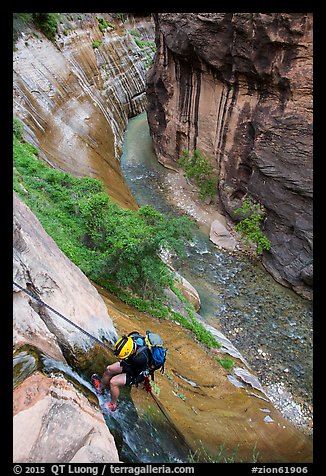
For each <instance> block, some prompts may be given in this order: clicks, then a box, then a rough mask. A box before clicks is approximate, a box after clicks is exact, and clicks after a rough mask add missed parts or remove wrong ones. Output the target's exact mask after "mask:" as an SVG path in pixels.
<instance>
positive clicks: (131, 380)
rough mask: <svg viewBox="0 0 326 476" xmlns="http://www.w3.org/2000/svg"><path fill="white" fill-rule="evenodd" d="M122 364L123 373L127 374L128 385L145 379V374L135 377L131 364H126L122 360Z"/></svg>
mask: <svg viewBox="0 0 326 476" xmlns="http://www.w3.org/2000/svg"><path fill="white" fill-rule="evenodd" d="M120 365H121V367H122V369H123V373H125V374H126V385H133V384H135V383H136V382H137V383H140V382H143V381H144V380H145V377H144V376H143V375H141V376H138V377H135V375H134V373H133V372H132V370H131V369H130V367H129V365H125V364H124V362H120Z"/></svg>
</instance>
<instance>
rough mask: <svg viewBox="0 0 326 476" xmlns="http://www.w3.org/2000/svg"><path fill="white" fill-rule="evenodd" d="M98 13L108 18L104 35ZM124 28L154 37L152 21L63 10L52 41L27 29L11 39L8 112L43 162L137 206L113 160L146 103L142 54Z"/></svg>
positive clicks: (144, 55)
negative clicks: (89, 178)
mask: <svg viewBox="0 0 326 476" xmlns="http://www.w3.org/2000/svg"><path fill="white" fill-rule="evenodd" d="M68 18H69V20H68ZM98 18H105V19H106V21H107V24H108V26H107V28H106V29H105V31H103V33H102V31H101V30H100V28H99V25H100V23H99V21H98ZM130 32H136V33H137V35H139V37H140V38H142V39H143V42H145V41H149V40H151V39H152V40H153V38H154V32H153V22H152V21H151V19H150V18H149V19H147V20H146V19H142V18H138V19H137V20H136V19H134V18H133V17H130V19H129V20H128V21H126V22H125V23H123V24H122V23H121V22H119V21H117V20H115V19H112V18H111V17H110V14H102V13H101V14H100V13H88V14H82V15H78V16H77V14H74V15H73V16H72V15H70V16H67V15H64V14H63V15H62V22H61V23H60V25H59V28H58V35H57V36H56V41H55V42H51V41H49V40H48V39H47V38H46V37H45V36H44V35H43V34H42V33H41V32H36V31H35V30H33V29H27V30H25V32H24V33H23V35H22V36H21V37H20V38H19V40H18V41H17V43H16V51H15V52H14V57H13V70H14V71H13V87H14V114H16V115H17V116H18V118H19V119H20V120H22V121H23V123H24V126H25V133H26V135H27V136H28V140H29V141H30V142H32V143H34V145H35V146H36V147H37V148H38V149H39V150H40V152H41V155H42V156H43V158H44V159H45V160H47V161H48V162H50V163H51V164H52V165H53V166H55V167H59V168H61V169H63V170H65V171H67V172H69V173H72V174H73V175H75V176H79V177H82V176H92V177H95V178H98V179H100V180H102V181H103V182H104V183H105V184H106V186H107V188H108V193H109V194H110V195H111V197H112V198H113V199H114V200H115V201H116V202H118V203H119V204H120V205H121V206H124V207H129V208H136V203H135V200H134V198H133V197H132V195H131V193H130V191H129V190H128V187H127V186H126V184H125V182H124V179H123V176H122V173H121V170H120V167H119V158H120V155H121V150H122V142H123V135H124V131H125V128H126V125H127V121H128V118H129V117H131V116H134V115H136V114H138V113H140V112H142V111H143V110H144V108H145V99H146V93H145V75H146V63H147V61H148V56H147V55H148V54H149V52H148V51H147V50H148V47H145V46H144V48H140V47H139V46H138V45H137V44H136V42H135V37H134V36H133V35H132V34H131V33H130ZM146 48H147V50H146ZM152 54H153V53H152ZM145 60H146V61H145Z"/></svg>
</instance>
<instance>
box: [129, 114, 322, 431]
mask: <svg viewBox="0 0 326 476" xmlns="http://www.w3.org/2000/svg"><path fill="white" fill-rule="evenodd" d="M121 169H122V172H123V174H124V176H125V180H126V182H127V184H128V186H129V188H130V190H131V191H132V193H133V195H134V197H135V199H136V201H137V203H138V204H139V205H140V206H142V205H145V204H148V205H151V206H153V207H154V208H156V209H157V210H158V211H160V212H161V213H165V214H170V215H171V216H181V215H184V214H185V212H184V210H183V209H182V208H181V207H180V208H178V206H177V205H176V204H175V203H172V202H171V200H170V198H169V193H168V189H167V181H166V177H167V174H171V173H175V172H172V171H170V170H167V169H166V168H164V167H163V166H162V165H161V164H159V163H158V162H157V159H156V156H155V152H154V148H153V143H152V139H151V137H150V134H149V128H148V123H147V116H146V113H142V114H140V115H139V116H137V117H134V118H132V119H130V120H129V123H128V127H127V130H126V133H125V141H124V148H123V153H122V157H121ZM173 266H174V268H175V269H176V270H177V271H178V272H179V273H180V274H182V275H183V276H184V277H185V278H186V279H188V281H190V283H191V284H192V285H193V286H194V287H195V288H196V289H197V291H198V293H199V296H200V299H201V303H202V306H201V309H200V311H199V314H200V315H201V317H202V318H203V319H204V320H205V321H206V322H207V323H209V324H210V325H212V326H214V327H216V328H217V329H219V330H220V331H221V332H223V333H224V334H225V335H226V336H227V337H228V338H229V339H230V340H231V342H232V343H233V344H234V345H235V347H237V349H238V350H239V351H240V352H241V354H242V355H243V356H244V357H245V359H246V360H247V362H248V363H249V364H250V366H251V368H252V369H253V370H254V371H255V373H256V374H257V376H258V378H259V380H260V382H261V384H262V385H263V387H264V389H265V392H266V394H267V395H268V396H269V398H270V399H271V400H272V402H273V403H274V405H275V407H276V408H278V409H279V410H280V411H281V412H282V414H283V416H285V417H286V418H288V419H289V420H291V421H292V423H294V424H295V425H296V426H297V427H298V428H299V429H300V430H301V431H303V432H304V433H306V434H308V435H311V434H312V412H313V409H312V387H313V381H312V370H313V333H312V317H313V315H312V303H311V302H309V301H307V300H305V299H303V298H301V297H300V296H298V295H296V294H295V293H294V292H293V291H291V290H289V289H287V288H285V287H284V286H282V285H280V284H279V283H277V282H276V281H275V280H274V279H273V278H272V277H271V276H270V275H269V274H268V273H267V272H266V271H265V269H264V268H263V267H262V266H261V264H260V263H259V262H257V260H255V259H253V258H250V257H248V256H246V255H244V254H237V255H234V254H231V253H229V252H228V251H223V250H221V249H220V248H218V247H217V246H215V245H214V244H213V243H212V242H211V241H210V240H209V238H208V233H207V231H204V230H203V229H200V227H198V226H194V228H193V239H192V241H191V243H190V244H189V245H188V246H187V259H186V260H183V261H181V260H177V259H175V260H174V263H173Z"/></svg>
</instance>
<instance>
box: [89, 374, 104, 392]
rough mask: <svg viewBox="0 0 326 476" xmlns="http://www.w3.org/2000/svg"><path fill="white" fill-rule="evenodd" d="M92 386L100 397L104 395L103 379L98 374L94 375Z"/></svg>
mask: <svg viewBox="0 0 326 476" xmlns="http://www.w3.org/2000/svg"><path fill="white" fill-rule="evenodd" d="M91 380H92V385H93V387H94V388H95V391H96V393H97V394H98V395H103V392H104V389H103V388H102V386H101V379H100V378H99V376H98V375H97V374H93V375H92V377H91Z"/></svg>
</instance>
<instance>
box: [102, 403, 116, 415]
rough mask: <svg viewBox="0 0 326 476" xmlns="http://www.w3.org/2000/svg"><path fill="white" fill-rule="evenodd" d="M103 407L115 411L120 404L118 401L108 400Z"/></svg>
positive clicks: (111, 411)
mask: <svg viewBox="0 0 326 476" xmlns="http://www.w3.org/2000/svg"><path fill="white" fill-rule="evenodd" d="M103 407H104V408H105V409H106V410H108V411H109V412H110V413H114V412H115V411H116V409H117V408H118V405H117V404H116V403H111V402H106V403H104V405H103Z"/></svg>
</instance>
